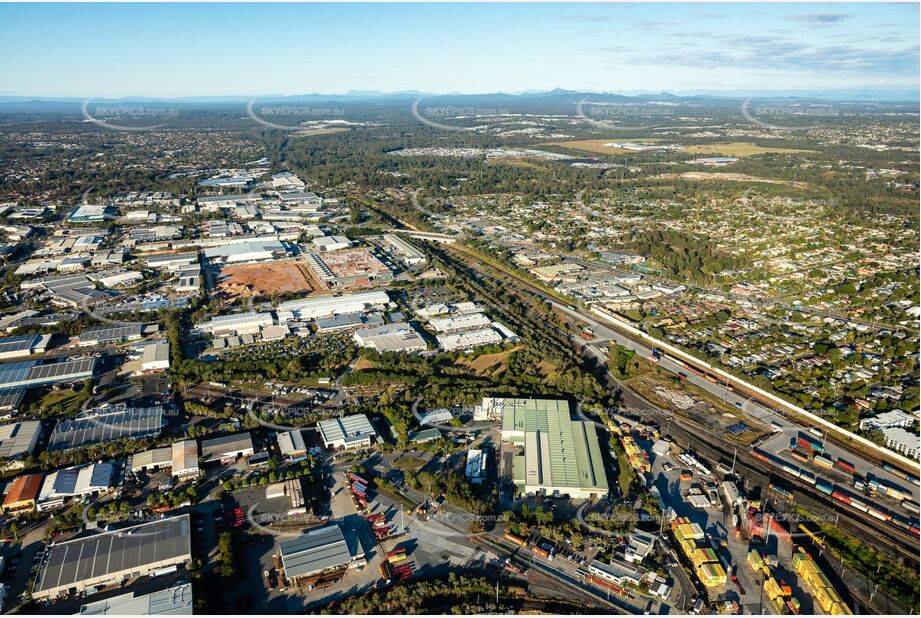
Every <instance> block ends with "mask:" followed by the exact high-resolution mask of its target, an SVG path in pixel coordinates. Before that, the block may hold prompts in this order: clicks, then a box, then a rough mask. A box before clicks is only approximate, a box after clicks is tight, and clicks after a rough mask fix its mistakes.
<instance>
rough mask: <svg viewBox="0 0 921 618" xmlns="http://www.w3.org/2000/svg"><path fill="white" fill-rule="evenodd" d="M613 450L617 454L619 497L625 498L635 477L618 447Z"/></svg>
mask: <svg viewBox="0 0 921 618" xmlns="http://www.w3.org/2000/svg"><path fill="white" fill-rule="evenodd" d="M614 450H615V452H616V453H617V486H618V487H620V495H622V496H626V495H627V493H628V492H629V491H630V485H632V484H633V479H634V478H635V477H636V472H634V471H633V468H631V467H630V463H629V462H628V461H627V457H626V456H625V455H624V453H623V452H622V451H621V449H620V447H618V448H616V449H614Z"/></svg>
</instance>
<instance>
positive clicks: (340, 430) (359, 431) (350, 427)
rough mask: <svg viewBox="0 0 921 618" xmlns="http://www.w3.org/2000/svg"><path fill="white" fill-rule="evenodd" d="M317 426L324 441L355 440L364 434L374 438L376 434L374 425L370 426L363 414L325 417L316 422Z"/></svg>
mask: <svg viewBox="0 0 921 618" xmlns="http://www.w3.org/2000/svg"><path fill="white" fill-rule="evenodd" d="M317 427H319V428H320V435H321V436H322V437H323V441H324V442H336V441H339V440H346V439H349V440H355V439H358V438H363V437H364V436H370V437H371V438H374V436H376V435H377V432H375V431H374V427H372V426H371V421H369V420H368V417H367V416H365V415H364V414H353V415H351V416H344V417H342V418H331V419H327V420H325V421H320V422H319V423H317ZM346 441H348V440H346Z"/></svg>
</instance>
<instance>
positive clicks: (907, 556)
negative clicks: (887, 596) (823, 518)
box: [669, 422, 919, 569]
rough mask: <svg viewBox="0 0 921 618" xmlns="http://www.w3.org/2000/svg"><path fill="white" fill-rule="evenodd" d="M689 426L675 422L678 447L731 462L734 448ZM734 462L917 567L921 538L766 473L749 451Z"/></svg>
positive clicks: (751, 478) (749, 476)
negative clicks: (685, 446) (793, 490)
mask: <svg viewBox="0 0 921 618" xmlns="http://www.w3.org/2000/svg"><path fill="white" fill-rule="evenodd" d="M687 424H689V425H691V426H692V427H691V428H687V427H685V426H684V425H680V424H678V423H672V424H671V426H670V432H669V433H671V434H672V435H673V437H675V438H677V441H678V443H679V444H688V445H689V446H690V447H691V449H692V450H694V451H696V452H697V453H699V454H700V455H702V456H703V457H705V458H707V459H711V460H713V461H715V462H716V461H721V460H723V461H728V460H732V458H733V450H732V448H731V447H729V446H728V445H727V446H726V447H724V446H722V445H720V446H717V445H714V444H712V443H710V442H708V441H706V440H703V439H701V438H700V436H701V435H707V434H706V433H701V432H704V431H705V429H704V428H703V427H699V426H696V425H694V424H693V422H689V423H687ZM694 429H696V431H695V430H694ZM735 461H736V468H737V473H739V476H741V477H742V478H743V479H745V480H746V481H748V482H749V483H751V484H753V485H760V486H761V487H762V488H765V489H766V488H767V487H768V485H770V484H772V483H775V484H776V483H778V482H780V483H781V484H783V485H786V486H794V487H795V488H796V493H795V498H794V500H793V502H794V503H795V504H798V505H799V506H801V507H803V508H804V509H806V510H808V511H810V512H811V513H814V514H816V515H823V514H828V513H832V514H835V515H837V516H838V517H837V523H836V525H837V526H838V527H839V528H841V530H842V531H844V532H846V533H847V534H849V535H850V536H853V537H854V538H856V539H858V540H860V541H863V542H865V543H867V545H868V546H871V547H875V548H877V549H878V550H880V551H882V552H885V553H887V554H888V555H891V556H897V557H898V558H899V559H901V561H902V563H903V564H904V565H905V566H906V567H908V568H912V569H917V568H918V566H919V558H918V551H917V547H918V537H915V536H913V535H911V534H910V533H907V532H902V531H901V530H899V529H897V528H893V527H889V526H884V525H882V524H881V522H879V521H877V520H875V519H872V518H871V517H870V516H867V515H865V514H863V513H861V512H860V511H858V510H856V509H844V508H841V507H842V506H844V505H841V504H839V503H837V502H836V501H834V500H833V499H831V498H830V497H829V496H825V495H824V494H821V493H820V492H818V491H816V490H815V488H813V487H810V486H809V484H808V483H806V482H804V481H801V480H799V479H796V478H792V477H789V476H785V475H781V474H779V473H776V474H775V473H766V472H764V471H763V470H764V468H765V466H764V463H763V462H761V461H760V460H758V459H756V458H755V457H753V456H752V455H751V454H750V452H749V451H748V449H745V450H741V449H740V451H739V452H738V453H736V457H735ZM794 532H795V530H794Z"/></svg>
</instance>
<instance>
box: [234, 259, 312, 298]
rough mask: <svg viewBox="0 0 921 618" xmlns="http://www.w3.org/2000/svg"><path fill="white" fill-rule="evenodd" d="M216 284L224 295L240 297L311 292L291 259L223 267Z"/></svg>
mask: <svg viewBox="0 0 921 618" xmlns="http://www.w3.org/2000/svg"><path fill="white" fill-rule="evenodd" d="M217 285H218V287H219V288H221V290H223V291H224V292H226V293H227V294H228V295H230V296H234V297H243V298H246V297H250V296H266V295H269V294H274V293H282V292H312V291H314V287H313V285H311V283H310V279H309V277H308V275H307V273H306V271H305V270H304V267H303V266H302V265H300V264H298V263H297V262H291V261H288V262H271V263H264V264H241V265H239V266H224V267H223V268H221V273H220V275H219V276H218V278H217Z"/></svg>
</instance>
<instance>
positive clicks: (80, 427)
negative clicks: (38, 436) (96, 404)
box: [48, 403, 166, 451]
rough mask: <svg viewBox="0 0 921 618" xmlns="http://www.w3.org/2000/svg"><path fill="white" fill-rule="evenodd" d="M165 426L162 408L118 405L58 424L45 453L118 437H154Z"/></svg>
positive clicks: (89, 412) (85, 413) (99, 409)
mask: <svg viewBox="0 0 921 618" xmlns="http://www.w3.org/2000/svg"><path fill="white" fill-rule="evenodd" d="M165 425H166V420H165V419H164V418H163V406H151V407H148V408H129V407H128V406H127V405H126V404H124V403H119V404H116V405H113V406H109V407H107V408H97V409H95V410H87V411H86V412H84V413H83V414H82V415H80V416H78V417H76V418H74V419H67V420H63V421H61V422H60V423H58V425H57V426H56V427H55V428H54V431H53V432H52V433H51V438H50V439H49V440H48V450H49V451H60V450H65V449H71V448H80V447H81V446H87V445H90V444H98V443H100V442H108V441H110V440H118V439H120V438H146V437H155V436H158V435H160V433H161V432H162V431H163V427H164V426H165Z"/></svg>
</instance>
